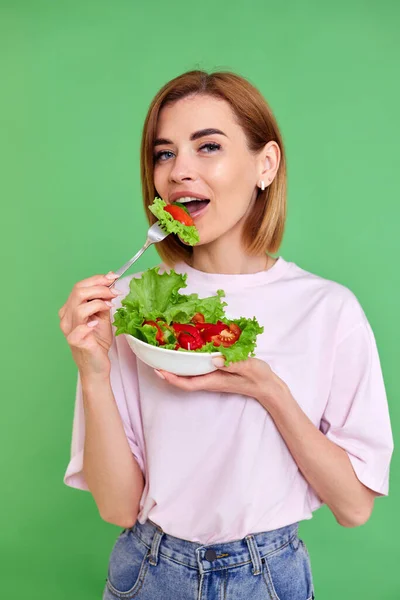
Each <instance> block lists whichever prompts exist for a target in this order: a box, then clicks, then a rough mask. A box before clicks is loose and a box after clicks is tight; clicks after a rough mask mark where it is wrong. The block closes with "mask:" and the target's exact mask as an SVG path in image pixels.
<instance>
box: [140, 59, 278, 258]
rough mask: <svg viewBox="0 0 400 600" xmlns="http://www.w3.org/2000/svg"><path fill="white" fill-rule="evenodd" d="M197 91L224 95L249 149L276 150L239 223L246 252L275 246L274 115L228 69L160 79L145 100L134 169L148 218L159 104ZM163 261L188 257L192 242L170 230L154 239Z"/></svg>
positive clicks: (250, 87)
mask: <svg viewBox="0 0 400 600" xmlns="http://www.w3.org/2000/svg"><path fill="white" fill-rule="evenodd" d="M194 94H200V95H203V96H211V97H214V98H218V99H222V100H225V101H226V102H227V103H228V104H229V105H230V107H231V109H232V111H233V112H234V114H235V116H236V119H237V122H238V123H239V125H240V126H241V127H242V129H243V131H244V133H245V135H246V139H247V144H248V148H249V150H250V152H253V153H257V152H259V151H260V150H262V148H263V147H264V146H265V144H267V143H268V142H270V141H275V142H276V143H277V144H278V145H279V148H280V151H281V159H280V164H279V168H278V171H277V173H276V176H275V178H274V180H273V181H272V183H271V184H270V185H269V186H268V187H267V188H266V189H265V190H264V191H261V190H260V189H259V190H258V195H257V198H256V201H255V204H254V209H253V210H252V212H251V214H250V215H249V216H248V218H247V221H246V223H245V225H244V228H243V240H242V241H243V244H244V247H245V249H246V251H247V252H248V254H250V255H253V256H254V255H259V254H261V253H265V252H270V253H274V252H277V250H278V249H279V247H280V245H281V242H282V238H283V232H284V226H285V220H286V160H285V152H284V147H283V142H282V136H281V134H280V131H279V129H278V125H277V122H276V119H275V117H274V115H273V113H272V110H271V109H270V107H269V105H268V103H267V102H266V100H265V98H264V97H263V96H262V94H261V93H260V92H259V91H258V89H257V88H255V87H254V86H253V85H252V84H251V83H250V82H249V81H247V80H246V79H245V78H244V77H241V76H240V75H236V74H235V73H231V72H225V71H224V72H222V71H219V72H215V73H211V74H208V73H207V72H205V71H198V70H196V71H188V72H186V73H183V74H182V75H179V76H178V77H176V78H174V79H172V80H171V81H169V82H168V83H166V84H165V85H164V86H163V87H162V88H161V89H160V91H159V92H158V93H157V94H156V96H155V97H154V99H153V101H152V102H151V104H150V107H149V110H148V112H147V115H146V119H145V122H144V126H143V133H142V141H141V157H140V171H141V181H142V192H143V204H144V209H145V211H146V215H147V218H148V221H149V223H150V224H152V223H155V221H156V220H157V219H156V217H155V216H154V215H153V213H151V212H150V211H149V209H148V206H149V205H150V204H151V203H152V202H153V200H154V197H155V195H156V189H155V187H154V141H155V138H156V129H157V120H158V116H159V113H160V110H161V109H162V108H163V107H164V106H166V105H171V104H173V103H174V102H176V101H177V100H180V99H182V98H185V97H187V96H191V95H194ZM156 249H157V251H158V253H159V255H160V257H161V259H162V260H163V262H164V263H165V264H166V265H168V266H170V267H173V266H174V264H175V263H177V262H181V261H184V262H187V263H190V261H191V257H192V254H193V248H192V247H191V246H186V245H185V244H183V243H182V242H181V241H180V240H179V238H178V237H177V236H174V235H170V236H168V237H167V238H166V239H165V240H164V241H163V242H160V243H158V244H156Z"/></svg>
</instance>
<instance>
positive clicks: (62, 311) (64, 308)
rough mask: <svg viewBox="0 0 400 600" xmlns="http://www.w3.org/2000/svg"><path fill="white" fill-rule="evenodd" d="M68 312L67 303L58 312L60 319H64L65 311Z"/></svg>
mask: <svg viewBox="0 0 400 600" xmlns="http://www.w3.org/2000/svg"><path fill="white" fill-rule="evenodd" d="M66 310H67V305H66V303H65V304H64V305H63V306H62V307H61V308H60V310H59V311H58V316H59V317H60V319H62V318H63V316H64V315H65V311H66Z"/></svg>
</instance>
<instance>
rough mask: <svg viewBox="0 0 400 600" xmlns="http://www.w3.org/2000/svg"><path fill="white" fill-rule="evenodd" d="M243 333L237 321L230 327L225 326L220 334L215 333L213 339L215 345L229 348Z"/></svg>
mask: <svg viewBox="0 0 400 600" xmlns="http://www.w3.org/2000/svg"><path fill="white" fill-rule="evenodd" d="M241 333H242V332H241V329H240V327H239V326H238V325H236V323H231V324H230V325H229V329H227V328H225V329H223V330H222V331H221V332H220V333H219V334H217V335H213V336H212V338H211V341H212V342H213V344H214V345H215V346H224V348H229V346H232V345H233V344H234V343H235V342H237V341H238V339H239V337H240V334H241Z"/></svg>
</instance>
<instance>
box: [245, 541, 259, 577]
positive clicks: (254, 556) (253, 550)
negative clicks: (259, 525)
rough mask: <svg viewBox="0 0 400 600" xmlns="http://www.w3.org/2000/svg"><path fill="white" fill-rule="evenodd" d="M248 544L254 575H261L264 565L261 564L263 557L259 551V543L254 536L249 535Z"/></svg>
mask: <svg viewBox="0 0 400 600" xmlns="http://www.w3.org/2000/svg"><path fill="white" fill-rule="evenodd" d="M245 540H246V542H247V546H248V548H249V552H250V556H251V562H252V563H253V575H261V572H262V564H261V556H260V551H259V550H258V546H257V542H256V540H255V538H254V535H247V536H246V537H245Z"/></svg>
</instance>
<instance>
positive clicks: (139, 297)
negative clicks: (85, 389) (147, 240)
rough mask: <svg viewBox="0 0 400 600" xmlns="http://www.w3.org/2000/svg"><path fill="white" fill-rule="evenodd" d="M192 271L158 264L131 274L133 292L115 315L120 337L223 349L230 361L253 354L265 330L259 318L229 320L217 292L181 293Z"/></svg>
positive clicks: (183, 348)
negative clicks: (201, 294) (162, 269)
mask: <svg viewBox="0 0 400 600" xmlns="http://www.w3.org/2000/svg"><path fill="white" fill-rule="evenodd" d="M186 279H187V275H186V274H178V273H176V272H175V271H174V270H173V269H171V270H170V272H169V273H168V272H165V273H163V274H161V275H160V274H159V267H153V268H151V269H148V270H147V271H144V273H142V275H141V277H140V278H139V277H138V278H135V277H134V278H132V279H131V281H130V284H129V287H130V292H129V294H128V295H127V296H126V297H125V298H124V299H123V300H122V307H121V308H118V309H117V310H116V312H115V315H114V322H113V325H114V326H115V327H116V328H117V330H116V333H115V335H121V334H122V333H125V334H129V335H132V336H133V337H136V338H137V339H139V340H142V341H143V342H146V343H148V344H151V345H153V346H159V347H162V348H165V349H167V350H176V351H180V352H221V353H222V354H223V355H224V357H225V365H226V366H228V365H229V364H230V363H231V362H237V361H239V360H245V359H246V358H248V356H249V355H250V356H254V349H255V348H256V338H257V335H258V334H260V333H262V332H263V331H264V328H263V327H260V325H259V323H258V322H257V320H256V318H255V317H254V318H253V319H248V318H245V317H241V318H239V319H228V318H227V317H226V316H225V313H224V307H225V306H227V303H226V302H224V301H222V299H221V298H223V297H224V296H225V293H224V292H223V290H217V294H216V295H215V296H210V297H208V298H199V296H198V294H188V295H185V294H181V293H180V292H179V290H180V289H181V288H185V287H187V284H186Z"/></svg>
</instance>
